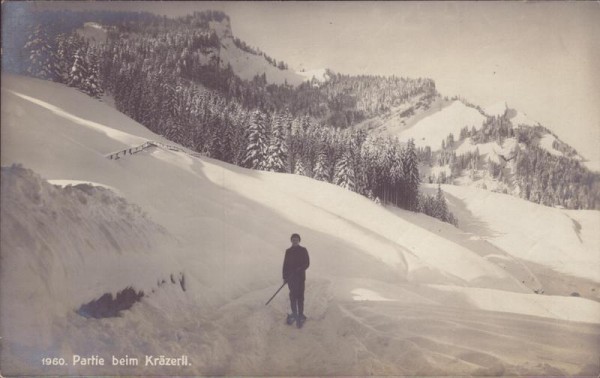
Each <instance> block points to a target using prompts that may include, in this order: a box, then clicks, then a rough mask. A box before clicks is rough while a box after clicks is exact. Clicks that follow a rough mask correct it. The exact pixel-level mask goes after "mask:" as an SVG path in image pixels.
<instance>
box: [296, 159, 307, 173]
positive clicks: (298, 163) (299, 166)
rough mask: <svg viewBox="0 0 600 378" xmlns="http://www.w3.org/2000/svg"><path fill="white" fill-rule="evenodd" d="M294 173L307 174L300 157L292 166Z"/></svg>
mask: <svg viewBox="0 0 600 378" xmlns="http://www.w3.org/2000/svg"><path fill="white" fill-rule="evenodd" d="M294 174H295V175H300V176H308V174H307V173H306V167H305V166H304V163H303V162H302V159H298V160H296V165H295V166H294Z"/></svg>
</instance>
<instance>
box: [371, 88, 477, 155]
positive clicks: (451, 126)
mask: <svg viewBox="0 0 600 378" xmlns="http://www.w3.org/2000/svg"><path fill="white" fill-rule="evenodd" d="M408 106H409V107H410V105H408ZM412 108H414V107H412ZM406 111H407V109H400V110H399V111H397V112H394V113H393V114H392V115H391V116H390V117H389V118H388V119H385V120H382V121H381V122H378V123H380V124H378V125H377V127H376V129H375V131H376V132H378V133H383V134H386V135H390V136H396V137H398V138H399V139H400V140H401V141H407V140H409V139H414V141H415V145H416V146H418V147H426V146H429V147H431V149H432V150H434V151H435V150H438V149H440V148H441V145H442V141H443V140H445V139H446V138H447V137H448V135H449V134H451V133H452V134H454V136H455V138H456V137H458V135H459V134H460V130H461V129H462V128H464V127H468V128H469V129H471V128H473V127H474V128H475V129H480V128H481V125H482V124H483V121H485V119H486V118H485V116H484V115H483V114H481V113H480V112H479V111H478V110H477V109H474V108H472V107H469V106H467V105H465V104H464V103H463V102H461V101H459V100H456V101H452V102H447V101H443V100H442V99H441V98H438V99H436V100H435V101H433V103H432V104H430V106H429V108H428V109H424V110H421V111H420V112H417V113H416V114H415V115H412V114H413V113H414V111H413V112H411V113H410V114H411V116H407V115H406Z"/></svg>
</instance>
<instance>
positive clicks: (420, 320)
mask: <svg viewBox="0 0 600 378" xmlns="http://www.w3.org/2000/svg"><path fill="white" fill-rule="evenodd" d="M1 131H2V135H1V136H2V138H1V140H2V148H1V162H2V165H3V166H7V165H11V164H13V163H18V164H22V165H23V166H24V167H25V168H27V169H31V170H33V171H34V172H35V173H27V172H28V171H24V170H22V169H18V168H12V169H5V170H3V178H2V185H3V187H2V189H3V190H2V193H1V194H2V249H1V251H2V258H3V264H2V269H3V271H2V272H3V274H2V278H1V279H2V282H1V285H0V287H1V290H2V292H1V293H0V294H2V295H1V296H0V299H1V300H2V306H1V308H2V313H1V316H2V318H1V320H2V323H1V327H2V329H1V331H2V336H3V348H2V355H1V361H0V362H2V366H3V373H5V374H8V375H10V374H17V373H18V374H29V375H31V374H85V375H114V374H128V375H132V374H133V375H140V374H162V375H165V374H166V375H172V374H185V375H197V374H203V375H239V374H252V375H290V374H292V375H323V374H335V375H366V374H380V375H385V374H388V375H389V374H395V375H403V374H404V375H415V374H416V375H432V374H433V375H439V374H452V375H460V374H479V375H489V374H507V375H508V374H538V375H544V374H580V373H581V374H583V373H585V374H593V373H595V370H594V369H595V366H596V365H595V364H596V356H597V354H598V345H597V339H598V337H599V336H600V325H599V324H600V320H599V319H600V303H598V302H597V301H594V300H592V299H594V298H596V299H597V296H595V294H594V293H592V292H589V289H588V291H586V292H585V293H584V292H583V291H582V290H580V291H581V293H580V295H582V296H584V297H587V298H576V297H570V296H569V294H570V292H566V291H565V287H564V286H561V285H559V284H556V285H554V286H552V290H551V292H550V293H549V294H553V295H538V294H534V293H533V291H532V290H533V289H534V288H535V289H538V287H537V286H535V287H534V286H532V285H531V284H530V282H525V280H523V279H522V269H524V268H523V266H528V265H526V264H525V265H523V264H521V261H522V259H521V258H525V259H528V258H529V257H530V256H524V255H522V254H519V248H521V245H520V244H519V241H520V239H519V238H521V237H523V238H525V236H521V235H520V234H517V235H513V236H510V237H507V238H504V239H503V238H502V237H499V238H497V239H490V242H488V241H486V240H481V239H477V240H474V239H473V238H474V237H477V234H475V235H473V234H471V233H470V232H473V230H474V229H468V230H467V229H465V230H460V229H456V228H454V227H452V226H450V225H447V224H444V223H441V222H438V221H437V220H434V219H431V218H429V217H427V216H424V215H422V214H414V213H410V212H406V211H401V210H398V209H388V208H385V207H381V206H378V205H376V204H374V203H372V202H371V201H369V200H367V199H365V198H363V197H361V196H358V195H356V194H355V193H352V192H349V191H346V190H344V189H341V188H339V187H337V186H333V185H330V184H327V183H323V182H316V181H314V180H311V179H309V178H306V177H301V176H293V175H286V174H277V173H267V172H257V171H250V170H246V169H242V168H239V167H235V166H231V165H228V164H225V163H222V162H218V161H215V160H211V159H208V158H201V157H198V156H194V155H192V154H190V153H187V152H186V151H185V149H183V148H177V149H168V148H163V147H161V146H163V145H166V144H169V143H170V142H168V141H166V140H164V139H162V138H161V137H159V136H157V135H155V134H153V133H151V132H149V131H148V130H147V129H145V128H143V127H142V126H140V125H138V124H136V123H135V122H133V121H132V120H130V119H128V118H127V117H125V116H123V115H121V114H119V113H116V112H115V111H114V109H112V108H110V107H108V106H106V105H105V104H103V103H101V102H98V101H97V100H93V99H91V98H89V97H86V96H85V95H83V94H81V93H78V92H76V91H74V90H73V89H70V88H67V87H64V86H61V85H57V84H53V83H48V82H43V81H39V80H35V79H30V78H22V77H13V76H3V77H2V130H1ZM148 140H152V141H156V142H157V143H155V144H152V145H149V146H148V147H147V148H144V149H141V150H139V151H138V152H137V153H135V154H127V155H125V156H120V158H119V159H108V158H107V156H108V155H110V154H111V153H113V152H115V151H119V150H123V149H128V148H134V149H135V147H138V146H139V145H140V144H141V143H144V142H145V141H148ZM113 156H114V155H113ZM36 174H39V175H41V177H43V179H45V180H49V181H50V182H53V183H60V184H63V185H64V184H65V183H66V182H75V183H79V182H89V183H93V185H84V186H82V187H79V188H72V187H66V188H63V187H61V186H52V185H51V184H50V183H47V182H45V181H43V180H42V179H41V178H39V177H37V176H36ZM5 175H6V176H5ZM56 180H59V181H56ZM62 180H68V181H62ZM97 186H102V187H101V188H98V187H97ZM105 188H114V189H115V190H116V192H117V194H114V193H112V192H111V191H110V189H105ZM23 189H24V190H23ZM460 190H461V188H458V189H457V191H458V192H457V193H452V194H453V197H454V199H453V201H454V205H456V206H458V205H459V204H462V205H461V206H463V208H464V209H465V214H467V215H468V216H469V217H470V218H469V219H470V224H473V223H476V222H477V221H480V222H482V223H483V222H489V221H488V220H487V219H488V218H486V217H487V216H489V215H490V213H491V212H492V211H493V209H492V210H490V209H488V208H487V207H481V206H480V207H477V206H476V204H477V203H478V202H474V204H473V205H471V204H470V201H471V198H472V196H471V195H462V192H460ZM467 194H468V193H467ZM106 198H107V199H106ZM503 200H504V199H503V198H500V197H498V198H496V199H494V201H497V205H498V206H504V202H502V201H503ZM511 200H514V199H511ZM102 201H107V206H106V207H102V206H100V204H101V203H103V202H102ZM514 201H518V200H514ZM518 203H521V202H518ZM518 203H517V204H516V205H515V206H513V207H512V209H513V211H514V212H517V214H515V216H517V217H522V215H523V214H520V213H518V212H519V211H520V210H519V209H520V207H519V206H518ZM137 206H139V209H140V211H137V210H135V209H136V207H137ZM532 206H536V205H532ZM534 209H537V207H535V208H534ZM478 211H479V212H478ZM525 211H532V210H531V209H529V208H527V209H526V210H525ZM548 211H558V210H557V209H548ZM96 212H100V214H99V215H98V216H92V215H91V214H95V213H96ZM144 213H145V214H146V215H144ZM552 214H553V216H552V217H547V218H548V223H547V224H548V225H549V226H550V227H553V232H555V233H565V235H567V234H568V235H570V233H573V235H575V236H574V237H575V238H577V236H578V237H579V238H581V240H582V242H581V243H582V244H583V245H584V246H585V247H581V248H580V249H578V250H577V252H576V253H577V256H578V257H577V258H578V264H579V263H582V264H584V263H585V262H586V261H587V262H588V263H589V264H595V263H596V261H597V260H596V257H595V255H594V254H591V255H588V254H586V253H587V252H589V251H587V250H588V249H589V248H592V247H593V246H594V245H596V246H597V243H598V241H597V240H596V239H595V236H594V235H595V233H594V232H593V228H594V227H596V226H597V223H595V220H594V217H593V216H588V215H586V214H587V213H582V212H573V213H572V218H573V219H576V220H577V222H578V224H579V226H578V227H577V228H576V229H573V223H569V222H566V223H565V222H563V221H562V218H560V215H559V213H552ZM560 214H562V213H560ZM570 214H571V213H570ZM593 214H597V213H593ZM527 219H529V221H531V219H530V218H523V220H522V222H528V220H527ZM557 219H558V220H557ZM459 221H460V218H459ZM40 224H41V225H44V224H47V226H45V228H44V227H42V228H40V227H39V226H40ZM101 226H102V227H101ZM493 227H496V226H495V224H493V223H491V222H490V226H489V229H485V230H483V231H482V235H483V236H485V235H488V234H492V235H495V234H496V233H499V234H500V233H505V232H511V229H508V228H506V226H505V225H504V224H503V223H501V224H499V225H498V230H496V229H494V228H493ZM62 228H70V231H69V233H64V234H63V233H61V232H60V229H62ZM25 230H26V231H25ZM152 230H156V231H152ZM292 232H298V233H300V234H301V235H302V237H303V244H304V245H305V246H306V247H307V248H308V250H309V253H310V256H311V267H310V269H309V270H308V272H307V275H308V279H307V292H306V298H307V299H306V313H307V315H308V317H309V320H308V322H307V324H306V326H305V328H304V329H303V330H301V331H299V330H296V329H291V328H288V327H287V326H286V325H285V324H283V319H284V317H285V313H286V311H287V307H288V305H287V299H286V297H287V295H286V294H285V292H284V293H280V294H279V296H278V297H276V298H275V300H274V301H273V302H272V303H271V304H270V305H269V307H265V306H264V303H265V302H266V300H267V299H268V298H269V297H270V296H271V294H272V293H273V292H274V291H275V290H276V289H277V288H278V287H279V285H280V283H281V276H280V275H281V270H280V269H281V263H282V258H283V250H284V249H285V248H286V247H287V246H288V244H289V242H288V238H289V235H290V234H291V233H292ZM71 234H72V236H70V235H71ZM23 235H29V236H30V237H29V238H27V237H22V236H23ZM108 235H111V237H109V236H108ZM528 237H530V239H527V240H524V241H523V243H525V244H523V245H524V248H531V249H532V250H533V251H534V252H536V251H538V250H541V249H542V248H543V244H542V245H540V248H539V249H535V248H534V247H535V242H536V240H535V238H537V237H539V238H543V237H545V236H544V235H528ZM112 239H114V240H113V241H114V243H113V242H112V241H111V240H112ZM71 240H73V241H71ZM573 240H574V239H573V237H572V236H568V238H567V239H565V243H567V244H565V245H568V243H571V242H572V241H573ZM583 240H584V241H583ZM538 241H539V240H538ZM527 243H529V244H527ZM501 248H503V249H502V250H501ZM482 250H485V251H490V250H493V251H495V252H494V254H495V255H499V256H502V257H503V258H504V259H505V260H506V259H510V261H511V262H512V264H505V263H504V262H505V261H503V260H502V258H500V259H494V258H492V257H490V254H485V253H482ZM596 250H597V248H596ZM48 251H50V253H49V252H48ZM557 254H558V252H556V251H555V252H553V256H555V255H557ZM533 255H534V256H535V258H532V260H533V261H535V262H536V263H539V264H541V265H543V266H544V267H546V268H547V270H546V271H545V272H546V273H547V274H548V277H543V279H540V280H538V281H537V282H536V284H537V283H539V282H542V281H543V282H555V281H560V280H561V278H560V277H561V275H560V274H559V273H557V272H555V271H552V270H551V268H557V267H556V266H555V264H556V261H554V260H550V261H544V260H543V259H541V258H540V255H539V254H538V253H537V252H536V253H534V254H533ZM43 269H47V270H48V272H54V273H52V274H49V273H48V274H47V273H45V271H44V270H43ZM567 271H568V272H569V273H570V274H572V275H574V276H573V277H570V278H569V279H570V280H572V281H573V282H576V283H579V284H580V285H593V287H592V288H596V287H597V283H598V282H599V281H600V279H598V276H597V275H596V276H593V274H592V276H590V275H589V274H591V273H589V271H588V270H585V269H583V268H582V269H579V265H572V266H569V267H568V268H567ZM6 272H10V274H6ZM534 273H535V272H534ZM36 275H41V277H38V278H36V277H35V276H36ZM113 277H116V278H114V279H113ZM183 277H185V281H184V282H185V284H183V282H182V281H183ZM41 278H45V280H46V282H41V281H42V280H41ZM103 278H105V279H103ZM16 281H18V282H16ZM163 281H164V282H163ZM127 285H128V286H132V287H133V288H135V289H136V290H143V291H144V294H145V295H144V297H142V298H141V301H139V302H138V303H135V304H134V305H133V306H132V307H131V308H130V309H128V310H125V311H123V313H122V315H121V317H117V318H103V319H86V318H84V317H82V316H81V315H79V314H77V313H76V310H77V309H78V308H79V306H80V305H82V304H86V303H88V302H90V301H92V300H94V299H98V298H99V297H100V296H102V295H103V294H104V293H115V292H117V291H118V290H123V289H124V287H123V286H127ZM548 285H549V284H548ZM550 286H551V285H550ZM184 287H185V290H184ZM65 290H67V291H66V292H65ZM590 298H592V299H590ZM40 303H43V304H51V305H52V306H53V307H52V311H40V310H39V309H40V308H41V307H40V306H42V305H41V304H40ZM511 304H512V305H511ZM5 309H9V310H5ZM42 325H45V326H44V327H42ZM40 327H42V328H43V330H42V331H39V328H40ZM548 334H552V335H553V337H550V338H549V337H547V335H548ZM38 335H41V336H40V337H38ZM490 335H492V336H493V340H494V341H493V342H490ZM525 345H526V346H527V347H526V348H525V347H524V346H525ZM574 346H576V347H574ZM73 354H80V355H87V356H92V355H99V356H103V357H105V358H106V359H107V360H110V358H111V356H112V355H115V356H125V355H128V356H130V357H136V358H139V359H140V366H137V367H132V366H121V367H119V366H110V363H107V366H67V367H52V368H48V367H44V366H41V364H40V363H39V361H40V358H42V357H45V356H49V357H64V358H66V359H67V361H68V362H69V363H71V357H72V355H73ZM146 355H154V356H157V357H158V356H160V355H163V356H172V357H178V356H180V355H186V356H188V358H189V361H190V362H191V365H189V366H184V367H179V368H172V367H166V366H162V367H160V366H158V367H157V366H144V357H145V356H146ZM540 356H544V357H543V358H541V357H540Z"/></svg>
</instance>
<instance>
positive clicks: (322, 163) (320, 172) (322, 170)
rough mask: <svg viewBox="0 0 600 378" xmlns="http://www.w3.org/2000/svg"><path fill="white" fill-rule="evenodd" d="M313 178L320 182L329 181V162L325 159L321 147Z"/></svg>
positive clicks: (324, 153)
mask: <svg viewBox="0 0 600 378" xmlns="http://www.w3.org/2000/svg"><path fill="white" fill-rule="evenodd" d="M313 178H314V179H316V180H320V181H326V182H330V181H331V177H329V162H328V159H327V154H326V152H325V148H323V147H321V151H320V152H319V154H318V156H317V163H316V164H315V170H314V176H313Z"/></svg>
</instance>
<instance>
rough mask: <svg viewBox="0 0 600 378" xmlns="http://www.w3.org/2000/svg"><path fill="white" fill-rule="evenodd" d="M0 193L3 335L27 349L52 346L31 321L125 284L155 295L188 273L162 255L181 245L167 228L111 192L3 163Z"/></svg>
mask: <svg viewBox="0 0 600 378" xmlns="http://www.w3.org/2000/svg"><path fill="white" fill-rule="evenodd" d="M1 196H2V197H1V202H2V207H1V214H2V233H3V237H2V240H1V243H2V252H3V253H2V258H3V265H2V268H3V270H2V288H3V291H2V296H1V297H2V308H3V312H2V315H3V317H2V320H3V321H5V322H7V323H8V324H11V325H12V327H10V328H9V329H4V332H3V336H4V337H5V338H6V339H7V340H19V343H20V345H21V347H22V348H34V347H35V348H36V349H39V348H45V347H49V346H51V344H46V343H45V342H44V340H48V339H49V338H50V337H48V336H49V334H50V333H51V331H52V327H51V326H50V325H49V324H45V326H44V327H40V328H39V329H36V333H35V335H34V334H32V333H31V332H30V329H29V328H28V327H29V326H31V325H32V324H39V322H42V323H43V322H44V321H47V322H51V321H53V319H55V318H64V317H65V316H66V315H67V313H68V312H70V311H75V310H76V309H77V308H79V306H81V305H82V304H84V303H87V302H89V301H91V300H93V299H96V298H99V297H100V296H102V295H103V294H105V293H110V294H116V293H117V292H119V291H121V290H123V289H125V288H127V287H134V288H136V289H138V290H141V291H144V292H145V293H150V292H151V290H152V288H154V287H156V285H157V281H158V280H160V279H163V278H166V277H169V275H170V274H172V273H179V272H181V271H182V269H181V266H180V265H179V264H178V263H177V262H176V261H174V260H173V259H172V257H171V255H166V254H164V253H163V251H164V250H169V249H173V247H174V246H175V241H174V239H173V238H172V237H170V236H169V234H168V232H167V230H165V229H164V228H162V227H160V226H158V225H156V224H154V223H153V222H152V221H151V220H150V219H148V218H147V217H146V216H145V215H144V214H143V212H142V211H141V210H140V209H139V208H138V207H136V206H133V205H131V204H129V203H127V202H126V201H125V200H123V199H122V198H120V197H117V196H116V195H114V194H113V193H112V192H111V191H110V190H106V189H104V188H99V187H93V186H89V185H87V186H86V185H79V186H77V187H73V186H69V187H66V188H60V187H57V186H53V185H50V184H49V183H47V182H46V181H44V180H43V179H42V178H41V177H39V176H37V175H35V174H34V173H33V172H31V171H29V170H26V169H24V168H21V167H18V166H13V167H11V168H2V191H1ZM8 235H12V236H8ZM115 263H117V264H115ZM25 298H29V299H30V300H28V301H27V302H23V300H24V299H25ZM41 314H43V315H42V316H40V315H41ZM40 335H44V336H46V337H40Z"/></svg>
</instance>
